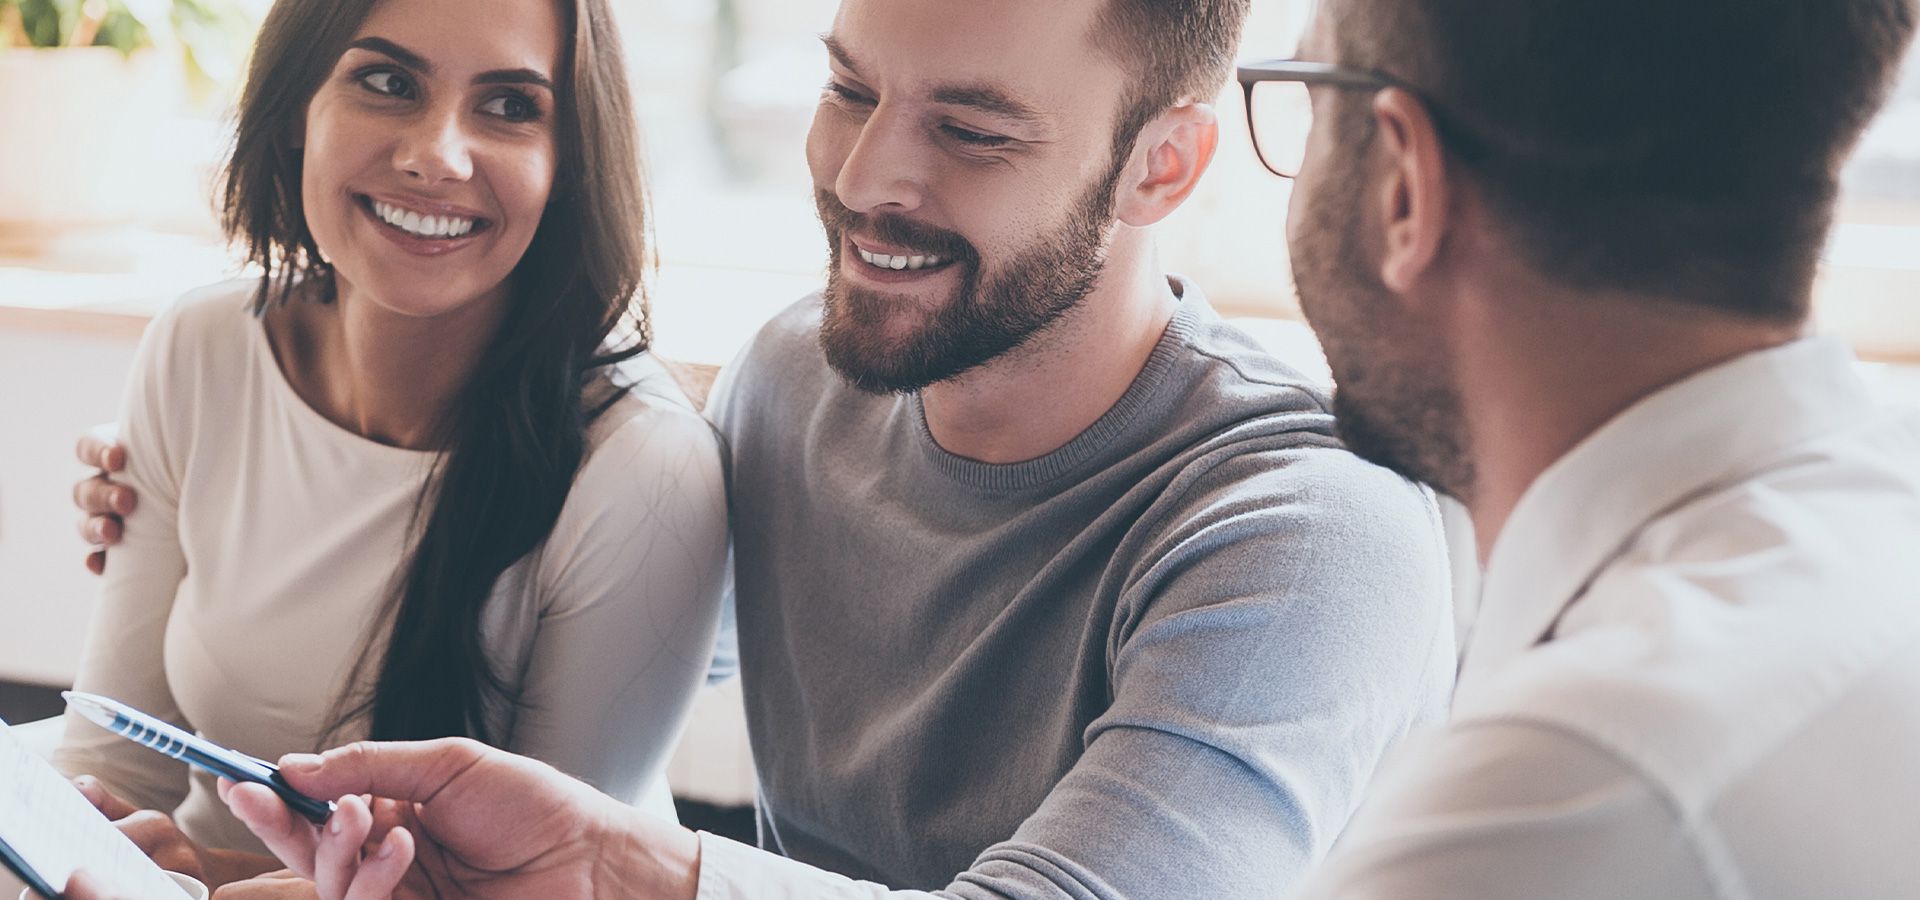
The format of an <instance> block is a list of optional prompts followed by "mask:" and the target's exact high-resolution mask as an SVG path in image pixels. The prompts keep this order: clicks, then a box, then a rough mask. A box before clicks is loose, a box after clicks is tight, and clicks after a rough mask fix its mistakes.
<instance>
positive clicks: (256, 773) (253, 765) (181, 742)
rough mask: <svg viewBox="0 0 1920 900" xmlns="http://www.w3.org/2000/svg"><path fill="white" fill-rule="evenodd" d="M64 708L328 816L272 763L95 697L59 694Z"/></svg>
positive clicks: (314, 817) (329, 810)
mask: <svg viewBox="0 0 1920 900" xmlns="http://www.w3.org/2000/svg"><path fill="white" fill-rule="evenodd" d="M60 696H62V697H65V698H66V700H67V705H68V706H71V707H73V710H74V711H75V712H77V713H79V714H80V715H82V716H85V717H86V719H87V721H89V722H92V723H94V724H95V725H98V726H100V727H101V728H105V729H106V730H108V731H111V732H113V733H114V734H117V735H119V736H121V737H123V738H126V739H127V740H130V741H132V742H134V743H136V744H139V745H140V746H142V747H146V748H147V749H149V750H153V751H155V752H157V753H161V754H164V755H166V756H170V757H173V758H174V759H177V760H180V761H181V762H184V763H187V764H189V765H192V766H197V767H199V768H201V769H205V770H206V771H208V772H212V773H213V774H214V775H217V776H219V777H221V778H225V779H227V780H228V781H232V782H236V783H238V782H252V783H254V784H262V785H266V786H267V787H268V788H269V789H271V790H272V791H273V792H274V793H276V794H279V795H280V799H281V800H282V801H283V802H285V803H286V804H287V807H288V808H289V809H292V810H293V811H294V812H297V813H299V814H300V815H302V816H305V817H306V818H307V819H309V820H311V821H312V822H313V823H314V824H316V825H319V824H322V823H325V822H326V821H327V817H328V816H330V815H333V810H334V805H333V802H332V801H329V800H315V799H313V798H312V797H309V796H307V795H305V794H302V793H300V792H299V791H296V790H294V789H293V788H292V787H290V786H289V785H288V784H287V782H286V780H285V779H283V778H281V777H280V769H279V767H278V766H275V765H274V764H273V763H270V762H267V761H265V760H261V759H255V758H253V757H251V756H248V755H246V754H245V753H241V752H239V751H238V750H229V749H227V748H225V747H222V746H220V745H219V744H216V743H214V742H212V741H209V740H207V739H205V738H202V737H200V736H199V735H196V734H191V733H188V732H186V731H182V730H180V729H178V728H175V727H173V726H172V725H169V724H167V723H166V722H162V721H160V720H159V719H156V718H154V717H152V716H149V715H147V714H146V713H143V712H141V711H139V710H137V709H134V708H132V707H130V706H127V705H126V704H124V703H120V702H119V701H116V700H109V699H107V698H106V697H101V696H98V695H96V694H82V693H80V692H78V691H62V692H61V694H60Z"/></svg>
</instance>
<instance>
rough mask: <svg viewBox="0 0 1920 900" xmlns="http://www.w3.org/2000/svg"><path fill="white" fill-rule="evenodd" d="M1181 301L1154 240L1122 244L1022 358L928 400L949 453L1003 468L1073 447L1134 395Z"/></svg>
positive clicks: (1138, 237) (1139, 237)
mask: <svg viewBox="0 0 1920 900" xmlns="http://www.w3.org/2000/svg"><path fill="white" fill-rule="evenodd" d="M1178 302H1179V301H1178V298H1177V297H1175V296H1174V293H1173V288H1172V285H1170V284H1169V283H1168V281H1167V278H1166V275H1165V273H1164V272H1162V271H1161V269H1160V265H1159V260H1158V258H1157V256H1156V255H1155V253H1154V252H1153V247H1152V244H1151V242H1150V241H1149V240H1148V238H1147V236H1146V235H1145V234H1144V233H1140V232H1128V231H1124V230H1123V232H1122V234H1121V235H1120V236H1119V237H1118V238H1117V239H1116V240H1115V242H1114V246H1113V250H1112V252H1111V253H1110V255H1109V257H1108V262H1107V267H1106V270H1105V272H1104V273H1103V274H1102V275H1101V277H1100V281H1099V284H1098V285H1097V286H1096V287H1095V288H1094V290H1093V293H1091V294H1088V295H1087V297H1086V298H1085V299H1084V300H1083V301H1081V303H1080V305H1079V306H1078V307H1076V308H1075V309H1074V310H1073V311H1072V312H1070V313H1068V314H1067V315H1066V316H1065V317H1063V318H1062V319H1061V320H1060V321H1059V322H1056V323H1055V324H1054V325H1053V326H1052V327H1050V328H1048V329H1046V330H1045V331H1044V332H1042V333H1040V334H1038V335H1035V336H1034V338H1033V340H1031V341H1029V342H1028V343H1027V344H1026V345H1025V346H1022V347H1021V348H1020V349H1019V350H1016V351H1014V352H1012V353H1009V354H1006V355H1005V356H1003V357H1001V358H1000V359H997V360H994V361H993V362H992V363H990V364H988V365H986V366H983V367H981V368H979V369H976V370H974V371H972V372H969V373H967V374H965V375H962V376H961V377H959V378H955V379H952V380H950V381H945V382H941V383H939V384H936V385H932V386H929V387H928V388H926V389H925V390H923V391H922V392H921V402H922V404H923V406H924V407H925V409H926V416H927V428H928V430H930V431H931V432H932V433H933V439H934V441H935V442H937V443H938V444H939V445H940V446H941V448H943V449H945V450H946V451H947V452H949V453H952V454H954V455H956V456H962V457H966V458H967V459H972V460H977V461H980V462H985V463H993V464H1002V465H1004V464H1011V463H1019V462H1026V461H1028V460H1033V459H1038V458H1040V457H1042V456H1045V455H1047V454H1049V453H1052V452H1053V451H1055V450H1058V449H1060V448H1061V447H1063V446H1065V445H1066V444H1067V443H1068V442H1070V441H1072V440H1073V439H1074V438H1075V437H1077V436H1078V435H1079V434H1080V433H1081V432H1083V431H1085V430H1086V429H1087V428H1088V427H1089V426H1091V425H1092V424H1093V423H1094V422H1096V421H1099V419H1100V417H1101V416H1103V415H1105V414H1106V413H1107V411H1108V410H1110V409H1112V408H1113V406H1114V404H1116V403H1118V402H1119V401H1120V398H1121V397H1122V396H1123V395H1125V394H1126V392H1127V389H1128V388H1129V387H1131V386H1132V384H1133V382H1134V379H1135V378H1137V377H1138V376H1139V374H1140V370H1141V369H1142V368H1143V367H1145V366H1146V364H1147V359H1148V358H1149V357H1150V356H1152V355H1153V350H1154V347H1156V346H1157V345H1158V344H1159V342H1160V338H1161V336H1162V335H1163V334H1165V333H1166V330H1167V325H1168V323H1169V322H1171V321H1172V319H1173V313H1174V309H1175V307H1176V306H1177V305H1178Z"/></svg>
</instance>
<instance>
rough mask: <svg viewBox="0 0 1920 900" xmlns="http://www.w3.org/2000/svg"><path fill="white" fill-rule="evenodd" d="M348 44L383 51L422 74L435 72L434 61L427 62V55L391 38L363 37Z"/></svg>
mask: <svg viewBox="0 0 1920 900" xmlns="http://www.w3.org/2000/svg"><path fill="white" fill-rule="evenodd" d="M347 46H348V47H349V48H358V49H361V50H371V51H373V52H375V53H382V54H385V55H387V56H391V57H393V59H394V61H395V62H397V63H399V64H401V65H403V66H406V67H407V68H409V69H416V70H418V71H420V72H421V73H422V74H426V75H432V74H433V63H430V62H427V59H426V57H424V56H421V55H420V54H418V53H415V52H413V51H412V50H408V49H407V48H405V47H402V46H400V45H399V44H396V43H394V42H392V41H390V40H387V39H386V38H378V37H363V38H361V39H359V40H357V41H354V42H353V43H351V44H348V45H347Z"/></svg>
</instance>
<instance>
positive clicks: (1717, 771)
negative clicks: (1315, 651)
mask: <svg viewBox="0 0 1920 900" xmlns="http://www.w3.org/2000/svg"><path fill="white" fill-rule="evenodd" d="M1914 19H1915V10H1914V7H1913V5H1912V4H1911V3H1910V2H1909V0H1739V2H1734V0H1691V2H1678V3H1676V2H1673V0H1610V2H1606V3H1599V2H1592V0H1485V2H1480V3H1474V4H1458V3H1444V2H1439V0H1328V2H1326V3H1324V4H1323V6H1322V7H1321V9H1320V10H1319V11H1318V15H1317V21H1316V22H1315V25H1314V27H1313V29H1312V31H1311V33H1310V35H1309V37H1308V39H1307V40H1306V42H1305V43H1304V44H1303V46H1302V52H1301V54H1300V58H1299V59H1297V60H1287V61H1281V62H1275V63H1269V64H1263V65H1255V66H1247V67H1243V68H1242V69H1241V73H1240V78H1241V81H1242V83H1243V84H1244V85H1245V87H1246V90H1247V96H1248V100H1249V111H1250V115H1249V119H1250V121H1251V122H1252V123H1253V125H1254V133H1255V135H1256V140H1257V143H1258V149H1259V151H1260V154H1261V157H1262V158H1263V160H1264V161H1265V162H1266V164H1267V166H1268V167H1269V168H1271V169H1273V171H1274V172H1276V173H1278V174H1280V175H1283V176H1287V177H1292V178H1294V179H1295V180H1296V187H1295V191H1294V194H1293V198H1292V210H1291V217H1290V222H1289V243H1290V244H1291V247H1292V251H1293V260H1294V264H1295V269H1296V280H1297V283H1298V286H1299V293H1300V301H1301V306H1302V308H1303V309H1304V310H1305V312H1306V314H1307V316H1308V318H1309V319H1310V320H1311V321H1312V323H1313V325H1314V327H1315V328H1316V330H1317V331H1318V333H1319V335H1320V337H1321V339H1322V341H1323V342H1324V343H1325V346H1326V352H1327V357H1328V360H1329V362H1330V363H1331V365H1332V368H1333V371H1334V374H1335V377H1336V379H1337V380H1338V382H1339V385H1340V387H1339V390H1338V393H1337V394H1336V399H1335V408H1336V411H1337V415H1338V417H1339V422H1340V430H1341V433H1342V434H1343V436H1344V437H1345V438H1346V440H1347V443H1348V445H1349V446H1350V447H1352V448H1353V449H1354V450H1355V451H1356V452H1359V453H1360V454H1362V455H1363V456H1366V457H1368V458H1370V459H1373V460H1374V461H1376V462H1379V463H1382V464H1384V465H1386V466H1388V467H1390V468H1393V469H1396V470H1398V471H1401V472H1403V473H1405V474H1408V475H1409V476H1412V477H1415V478H1418V479H1420V480H1423V481H1426V482H1428V483H1430V484H1432V485H1434V486H1435V487H1437V488H1439V489H1440V490H1441V491H1443V492H1445V493H1447V494H1450V495H1452V496H1454V497H1457V498H1459V499H1460V500H1462V501H1464V502H1465V503H1466V505H1467V506H1468V507H1469V509H1470V511H1471V514H1472V517H1473V519H1474V522H1475V525H1476V529H1477V531H1478V536H1479V542H1480V554H1481V558H1482V561H1483V563H1484V564H1485V565H1486V573H1485V595H1484V597H1483V598H1482V605H1481V612H1480V616H1481V617H1480V620H1479V624H1478V626H1477V628H1476V631H1475V633H1473V634H1472V636H1471V637H1470V638H1469V639H1468V641H1467V647H1466V651H1465V658H1464V665H1463V668H1462V671H1461V676H1460V681H1459V686H1458V691H1457V693H1456V695H1455V706H1454V712H1453V719H1452V722H1451V724H1450V725H1449V726H1448V727H1447V728H1446V729H1445V730H1444V731H1442V732H1441V733H1439V734H1437V735H1435V736H1433V737H1431V738H1430V739H1428V740H1426V741H1423V742H1416V743H1414V744H1411V745H1409V746H1407V747H1406V748H1404V749H1403V750H1402V751H1400V752H1399V753H1398V754H1397V759H1396V760H1395V761H1390V762H1389V763H1388V765H1387V767H1386V768H1385V769H1384V770H1383V773H1382V776H1381V778H1380V779H1379V780H1378V781H1376V782H1375V784H1374V787H1373V791H1372V793H1371V795H1370V798H1369V800H1368V802H1367V804H1366V805H1365V806H1363V807H1362V810H1361V812H1360V814H1359V815H1358V816H1357V817H1356V819H1355V821H1354V823H1353V825H1352V826H1351V827H1350V829H1349V830H1348V831H1347V833H1346V834H1345V835H1344V836H1343V838H1342V841H1341V844H1340V846H1339V847H1338V848H1336V850H1335V852H1334V854H1333V856H1332V857H1331V858H1330V860H1329V861H1328V864H1327V865H1326V867H1325V868H1323V869H1322V870H1321V873H1320V877H1319V878H1318V879H1317V881H1316V882H1315V884H1314V885H1313V886H1312V887H1311V888H1309V889H1308V890H1307V892H1306V893H1307V894H1308V895H1309V896H1311V897H1314V898H1342V900H1347V898H1412V897H1418V898H1460V900H1468V898H1471V900H1498V898H1515V900H1518V898H1544V897H1555V898H1603V897H1604V898H1620V897H1635V898H1638V897H1659V898H1694V897H1699V898H1708V897H1714V898H1732V897H1753V898H1783V900H1784V898H1812V897H1820V898H1843V897H1844V898H1866V897H1895V896H1898V897H1915V896H1920V854H1916V853H1915V849H1914V838H1915V836H1916V835H1920V803H1916V802H1915V797H1916V794H1917V793H1920V790H1917V789H1920V774H1916V772H1917V771H1920V770H1917V769H1916V767H1915V760H1916V759H1920V562H1917V560H1920V555H1917V554H1916V548H1920V416H1916V415H1914V414H1911V413H1908V414H1896V413H1893V412H1889V411H1885V410H1881V409H1878V408H1876V407H1875V405H1874V403H1873V401H1871V400H1870V399H1869V397H1868V393H1867V390H1866V388H1865V387H1864V386H1863V385H1862V383H1861V381H1860V380H1859V378H1858V377H1857V376H1856V374H1855V372H1854V363H1853V359H1852V356H1851V355H1850V353H1849V351H1848V350H1847V349H1846V348H1845V347H1844V346H1842V345H1840V344H1839V343H1837V342H1835V341H1833V340H1830V339H1825V338H1817V337H1808V336H1806V335H1807V330H1808V329H1807V313H1808V306H1809V298H1810V294H1811V290H1812V283H1813V279H1814V272H1815V266H1816V262H1817V259H1818V255H1819V252H1820V249H1821V243H1822V240H1823V237H1824V235H1825V234H1826V231H1827V229H1828V226H1829V223H1830V220H1831V218H1832V210H1833V204H1834V197H1835V194H1836V191H1837V187H1836V172H1837V170H1838V168H1839V166H1840V164H1841V163H1842V161H1843V160H1844V159H1845V157H1846V156H1847V155H1848V153H1849V151H1850V150H1851V148H1852V146H1853V144H1854V142H1855V140H1856V139H1857V138H1858V137H1859V135H1860V133H1861V131H1862V129H1863V127H1864V126H1865V125H1866V124H1867V122H1868V121H1869V120H1870V119H1871V118H1872V116H1873V115H1874V113H1875V111H1876V110H1877V109H1878V107H1879V106H1880V103H1881V100H1882V98H1883V95H1884V94H1885V93H1886V91H1887V89H1888V86H1889V82H1890V81H1891V76H1892V74H1893V70H1894V69H1895V67H1896V65H1897V63H1898V61H1899V59H1900V57H1901V55H1902V52H1903V50H1904V48H1905V47H1906V46H1907V44H1908V42H1909V40H1910V39H1911V36H1912V32H1913V30H1914ZM1396 761H1397V762H1398V763H1399V765H1397V766H1396V765H1395V762H1396Z"/></svg>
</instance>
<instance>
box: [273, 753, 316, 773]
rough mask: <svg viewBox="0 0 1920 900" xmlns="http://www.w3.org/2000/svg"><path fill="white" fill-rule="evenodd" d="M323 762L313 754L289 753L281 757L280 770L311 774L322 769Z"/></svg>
mask: <svg viewBox="0 0 1920 900" xmlns="http://www.w3.org/2000/svg"><path fill="white" fill-rule="evenodd" d="M321 762H323V760H321V759H320V757H318V756H316V755H314V754H312V753H289V754H287V755H285V756H282V757H280V768H282V769H298V770H300V771H302V772H311V771H313V770H315V769H318V768H320V764H321Z"/></svg>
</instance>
